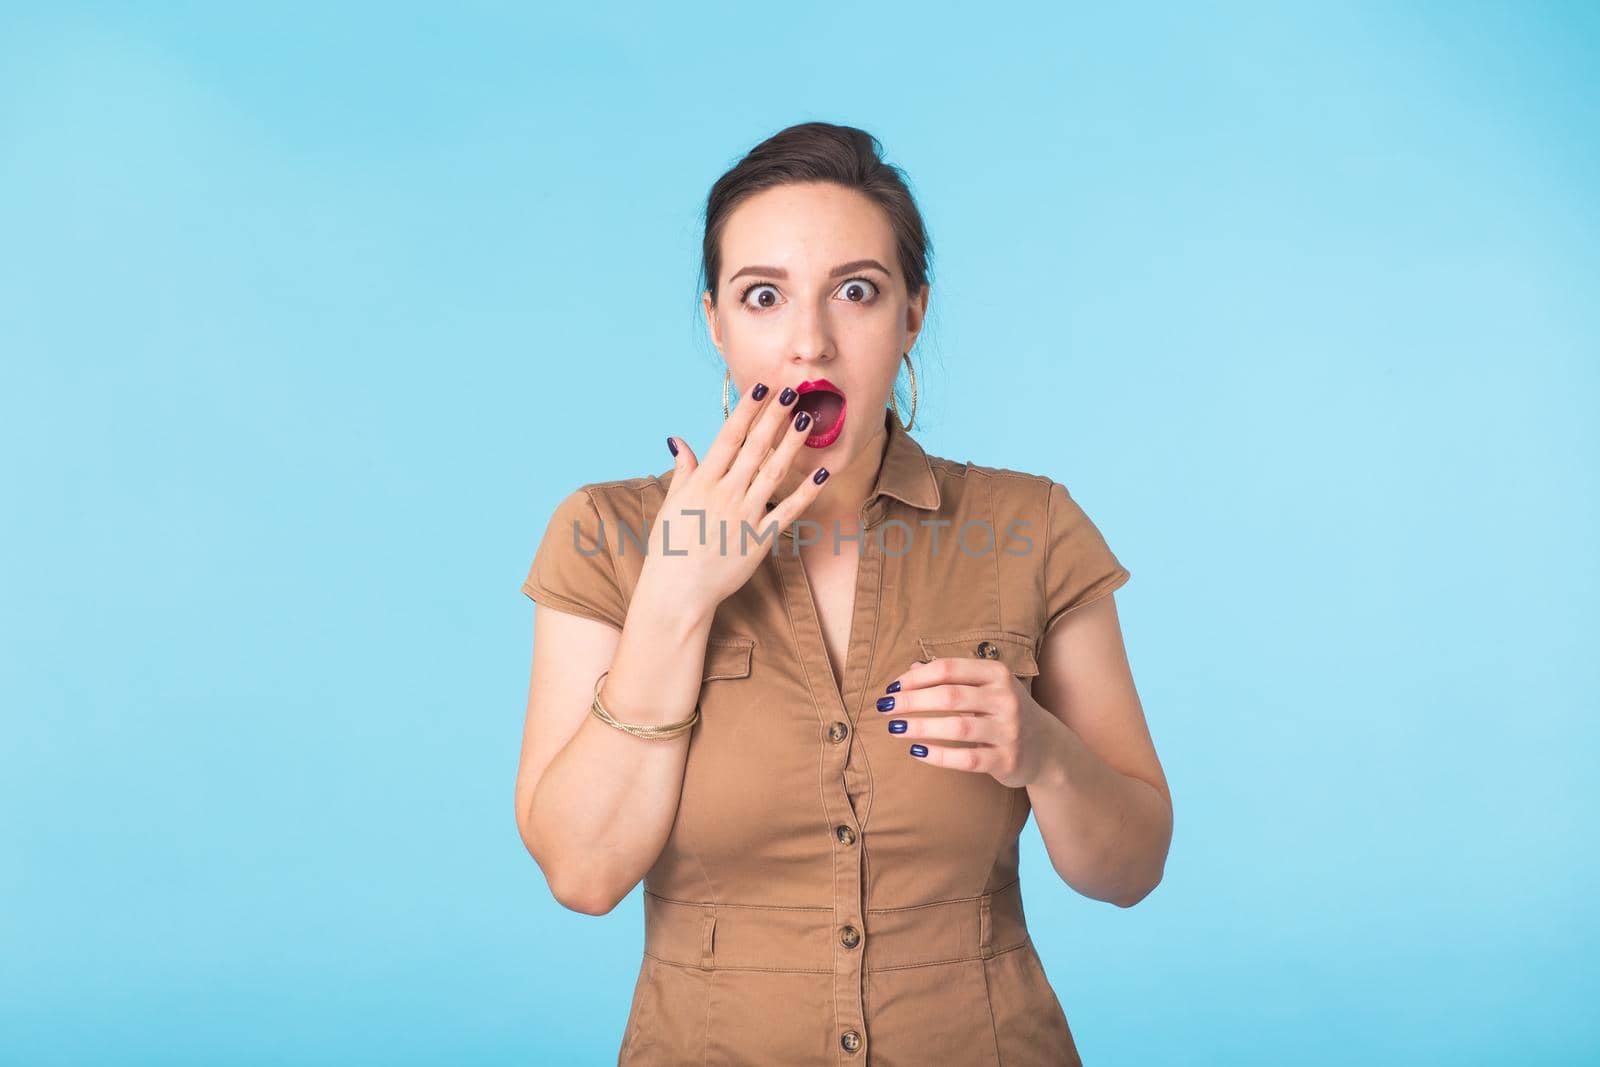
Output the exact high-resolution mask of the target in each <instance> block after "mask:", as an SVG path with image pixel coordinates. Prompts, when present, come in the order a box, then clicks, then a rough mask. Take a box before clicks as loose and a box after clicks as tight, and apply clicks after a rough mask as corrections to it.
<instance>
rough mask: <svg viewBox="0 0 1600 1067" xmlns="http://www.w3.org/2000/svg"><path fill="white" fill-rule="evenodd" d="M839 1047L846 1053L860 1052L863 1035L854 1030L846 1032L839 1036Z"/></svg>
mask: <svg viewBox="0 0 1600 1067" xmlns="http://www.w3.org/2000/svg"><path fill="white" fill-rule="evenodd" d="M839 1047H840V1048H842V1049H844V1050H845V1051H846V1052H858V1051H860V1049H861V1035H860V1034H858V1033H856V1032H855V1031H854V1030H846V1031H845V1032H844V1033H842V1034H840V1035H839Z"/></svg>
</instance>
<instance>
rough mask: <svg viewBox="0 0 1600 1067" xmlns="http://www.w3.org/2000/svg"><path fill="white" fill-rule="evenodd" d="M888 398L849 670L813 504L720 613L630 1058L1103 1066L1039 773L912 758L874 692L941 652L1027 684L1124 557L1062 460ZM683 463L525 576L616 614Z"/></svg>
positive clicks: (585, 503)
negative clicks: (928, 422) (1024, 784)
mask: <svg viewBox="0 0 1600 1067" xmlns="http://www.w3.org/2000/svg"><path fill="white" fill-rule="evenodd" d="M885 422H886V423H887V425H888V432H889V440H888V443H887V446H886V451H885V453H884V458H883V464H882V467H881V468H880V470H879V475H878V479H877V483H876V486H875V488H874V490H873V492H872V494H871V495H870V496H869V497H868V498H867V501H866V503H865V505H864V510H863V524H864V528H865V536H864V537H862V538H861V539H860V542H859V543H857V542H852V541H843V542H841V545H840V551H852V550H856V551H859V552H860V553H861V558H860V563H859V570H858V572H857V576H856V585H855V607H854V612H853V615H852V618H851V629H850V639H849V645H848V655H847V657H846V661H845V663H844V667H843V691H842V692H841V691H840V686H839V685H838V684H837V683H836V682H835V679H834V674H833V669H832V667H831V665H830V662H829V658H828V653H827V648H826V645H825V643H824V639H823V633H822V628H821V626H820V625H819V622H818V618H817V613H816V610H815V607H814V605H813V601H812V597H811V592H810V587H809V585H808V584H807V580H806V574H805V569H804V566H803V563H802V561H801V559H800V557H799V556H798V555H797V554H796V553H795V552H794V541H793V537H792V535H793V532H794V529H795V528H794V527H791V529H790V530H788V531H785V532H784V535H783V536H780V537H778V538H776V539H769V540H768V541H767V542H766V544H765V545H760V546H755V547H753V548H752V549H751V551H764V552H767V553H768V554H767V556H766V558H764V559H763V560H762V562H761V565H760V566H759V568H757V570H756V571H755V573H754V575H753V576H752V577H751V578H750V580H749V581H748V582H747V583H746V584H745V585H744V587H743V588H742V589H740V590H739V592H737V593H736V594H734V595H733V596H731V597H729V598H728V599H727V600H725V601H723V602H722V604H721V605H720V606H719V608H718V610H717V612H716V615H715V618H714V620H713V623H712V628H711V635H710V639H709V644H708V647H707V652H706V658H705V671H704V675H703V683H702V688H701V691H700V721H699V722H698V723H696V725H695V727H694V729H693V732H692V734H691V735H690V743H689V751H688V757H687V764H686V766H685V771H684V781H683V791H682V795H681V797H680V799H679V802H678V810H677V817H676V821H675V823H674V825H673V828H672V832H671V836H670V837H669V839H668V840H667V843H666V846H665V848H663V849H662V852H661V855H660V857H659V858H658V859H657V861H656V863H655V866H654V867H652V868H651V869H650V871H649V872H648V873H647V874H646V875H645V878H644V919H645V937H644V942H645V943H644V957H643V960H642V963H641V966H640V969H639V977H638V981H637V983H636V984H635V987H634V991H633V1002H632V1005H631V1007H630V1010H629V1014H628V1021H627V1027H626V1030H625V1031H624V1034H623V1039H622V1047H621V1050H620V1052H619V1055H618V1059H617V1062H618V1064H619V1065H622V1067H628V1065H632V1067H683V1065H685V1064H698V1065H712V1064H717V1065H726V1067H735V1065H737V1067H746V1065H748V1067H768V1065H785V1067H807V1065H812V1064H815V1065H818V1067H820V1065H823V1064H830V1065H860V1064H871V1065H872V1067H929V1065H940V1067H943V1065H951V1067H978V1065H991V1067H1000V1065H1004V1067H1025V1065H1045V1064H1049V1065H1056V1064H1079V1063H1081V1060H1080V1059H1079V1057H1078V1052H1077V1049H1076V1047H1075V1045H1074V1042H1073V1038H1072V1033H1071V1031H1070V1030H1069V1029H1068V1026H1067V1020H1066V1016H1065V1015H1064V1014H1063V1012H1062V1009H1061V1005H1060V1003H1059V1001H1058V1000H1057V998H1056V995H1055V993H1054V991H1053V990H1052V989H1051V987H1050V983H1049V981H1048V979H1047V978H1046V976H1045V972H1044V968H1043V966H1042V965H1041V963H1040V960H1039V956H1038V954H1037V952H1035V950H1034V946H1033V943H1032V941H1031V940H1030V939H1029V936H1028V928H1027V925H1026V923H1025V921H1024V918H1023V912H1022V896H1021V887H1020V885H1019V883H1018V878H1017V842H1018V836H1019V834H1020V833H1021V831H1022V828H1023V825H1024V824H1025V823H1026V822H1027V819H1028V813H1029V811H1030V807H1029V800H1028V792H1027V790H1026V789H1021V788H1019V789H1011V788H1007V787H1005V786H1002V785H1000V784H999V783H998V782H996V781H995V780H994V779H993V778H992V777H990V776H989V775H987V774H981V773H975V772H969V771H958V770H953V769H948V768H943V767H936V766H933V765H931V764H928V763H925V762H923V761H922V760H919V759H917V758H916V757H914V756H912V755H910V754H909V752H908V748H909V743H908V742H907V741H906V740H905V739H904V738H903V737H902V736H901V735H897V734H891V733H889V732H888V730H887V728H886V722H887V720H888V719H890V718H892V717H893V716H892V715H889V714H883V713H880V712H878V711H877V710H876V707H875V702H876V701H877V699H878V698H879V697H880V696H882V695H884V688H885V686H887V685H888V684H889V683H890V682H891V681H893V680H894V679H895V678H896V677H897V676H898V675H899V674H900V673H901V672H903V671H904V670H906V669H907V668H908V667H909V666H911V664H913V663H914V662H917V661H919V660H927V659H931V658H934V657H937V656H982V657H986V658H995V659H1000V660H1002V661H1004V662H1005V663H1006V664H1007V665H1008V666H1010V667H1011V668H1012V671H1013V673H1015V674H1016V675H1017V676H1019V677H1020V678H1022V679H1023V680H1024V681H1025V682H1026V681H1027V680H1028V679H1029V678H1031V677H1032V676H1034V675H1036V674H1037V673H1038V671H1039V667H1038V662H1037V658H1036V657H1037V655H1038V652H1039V648H1040V644H1041V641H1042V638H1043V636H1044V633H1045V630H1046V628H1047V627H1049V626H1050V625H1051V624H1052V623H1054V622H1055V621H1056V620H1057V619H1058V618H1059V617H1060V616H1061V615H1063V614H1064V613H1066V612H1067V611H1069V610H1071V609H1072V608H1075V607H1078V606H1079V605H1082V604H1085V603H1088V602H1089V601H1092V600H1095V599H1098V598H1099V597H1102V596H1105V595H1107V594H1109V593H1110V592H1112V591H1113V590H1114V589H1117V588H1118V587H1120V586H1121V585H1122V584H1123V583H1124V582H1126V581H1127V580H1128V578H1129V576H1130V575H1129V572H1128V570H1127V569H1126V568H1124V567H1123V566H1122V565H1121V564H1120V563H1119V562H1118V561H1117V558H1116V557H1115V556H1114V555H1113V554H1112V552H1111V550H1110V549H1109V548H1108V547H1107V545H1106V543H1105V541H1104V539H1103V538H1102V537H1101V535H1100V532H1099V530H1098V529H1097V528H1096V527H1095V526H1094V524H1093V523H1092V522H1091V521H1090V520H1089V518H1088V517H1087V516H1086V515H1085V514H1084V512H1083V511H1082V510H1081V509H1080V508H1079V507H1078V505H1077V503H1076V502H1075V501H1074V500H1073V499H1072V497H1071V496H1069V495H1068V493H1067V490H1066V488H1065V487H1064V486H1062V485H1061V484H1060V483H1058V482H1055V481H1053V480H1052V479H1050V478H1048V477H1045V476H1042V475H1034V474H1027V473H1023V472H1019V471H1012V470H1006V469H1003V468H998V467H986V466H980V465H978V464H974V463H960V462H956V461H953V460H948V459H941V458H939V457H936V456H930V455H928V454H927V453H926V452H924V450H923V449H922V447H921V446H920V445H919V444H918V443H917V442H916V440H915V439H914V438H912V437H911V436H910V435H909V434H908V433H906V431H905V430H904V429H903V428H902V427H901V426H900V424H899V422H898V420H896V419H895V418H894V417H893V416H892V415H891V414H890V413H889V412H888V411H887V409H886V410H885ZM673 473H674V472H673V471H672V470H671V469H669V470H668V471H667V472H665V473H664V474H661V475H650V476H640V477H636V478H628V479H622V480H617V481H609V482H598V483H592V484H589V485H585V486H582V487H580V488H578V489H577V490H575V491H574V492H573V493H571V494H570V495H569V496H568V497H566V498H565V499H564V500H563V501H562V502H561V504H560V505H559V507H558V508H557V509H556V512H555V514H554V516H553V517H552V519H551V521H550V524H549V527H548V528H547V530H546V532H545V537H544V540H543V541H542V542H541V544H540V545H539V548H538V552H537V554H536V556H535V558H534V560H533V565H532V567H531V569H530V570H529V573H528V576H527V580H526V582H525V583H524V584H523V586H522V590H523V592H524V593H526V594H527V595H528V596H530V597H532V598H533V599H534V600H536V601H539V602H540V603H543V604H546V605H547V606H549V607H551V608H555V609H558V610H561V611H567V612H572V613H575V614H578V615H583V616H587V617H589V618H594V619H599V620H602V621H605V622H609V623H611V624H612V625H614V626H617V627H619V628H620V627H621V626H622V623H623V619H624V615H625V613H626V611H627V606H628V601H629V598H630V596H631V595H632V591H633V589H634V587H635V585H636V583H637V580H638V577H639V572H640V569H641V568H642V567H643V564H644V557H643V554H642V551H641V548H640V544H641V543H642V542H645V541H646V538H647V534H648V532H649V530H650V527H651V524H652V522H653V521H654V519H655V515H656V512H657V510H658V509H659V508H660V506H661V501H662V498H663V496H664V494H665V492H666V487H667V486H668V485H670V484H671V477H672V474H673ZM928 523H939V524H940V525H939V526H938V527H937V528H935V527H934V526H930V525H926V524H928ZM964 523H971V524H972V525H970V526H967V527H963V524H964ZM574 524H576V528H577V530H578V533H577V534H576V535H575V534H574V532H573V531H574ZM623 526H626V527H628V528H629V529H628V530H627V531H624V530H622V529H621V527H623ZM819 529H820V530H822V532H821V536H822V537H824V538H827V539H829V540H831V539H832V536H833V533H834V531H833V530H832V529H831V526H830V527H828V528H821V527H812V528H811V531H810V532H808V536H816V535H817V534H816V531H818V530H819ZM936 529H937V533H938V538H937V544H935V538H934V533H935V530H936ZM957 535H962V537H963V542H964V548H957V547H956V542H955V538H956V537H957ZM731 536H734V537H736V536H737V532H736V531H735V532H734V533H733V534H732V535H731ZM822 543H826V541H824V542H822ZM774 544H776V545H777V548H776V549H775V550H774V548H773V546H774ZM597 548H598V549H600V550H599V551H595V550H596V549H597ZM649 743H651V742H648V741H641V742H640V744H649ZM1047 891H1049V892H1061V891H1063V887H1062V886H1061V885H1059V884H1052V885H1051V886H1050V887H1048V890H1047Z"/></svg>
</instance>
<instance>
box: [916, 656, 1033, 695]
mask: <svg viewBox="0 0 1600 1067" xmlns="http://www.w3.org/2000/svg"><path fill="white" fill-rule="evenodd" d="M1009 673H1010V669H1009V668H1008V667H1006V665H1005V664H1004V663H1001V662H1000V661H999V660H997V659H978V658H976V657H968V656H939V657H936V658H934V659H930V660H928V661H927V662H925V663H913V664H912V665H911V666H910V667H908V668H906V670H905V671H904V673H902V674H901V675H900V677H898V678H896V679H895V682H899V683H900V688H899V692H906V691H908V690H912V689H925V688H927V687H928V686H934V685H951V684H959V685H985V684H987V683H989V682H994V681H998V680H1000V679H1001V678H1003V677H1004V675H1006V674H1009ZM893 684H894V683H893V682H891V683H890V685H893Z"/></svg>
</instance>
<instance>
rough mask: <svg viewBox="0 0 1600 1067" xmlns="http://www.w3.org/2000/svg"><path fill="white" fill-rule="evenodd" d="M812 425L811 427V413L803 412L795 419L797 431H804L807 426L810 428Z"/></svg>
mask: <svg viewBox="0 0 1600 1067" xmlns="http://www.w3.org/2000/svg"><path fill="white" fill-rule="evenodd" d="M810 425H811V413H810V412H809V411H802V412H801V413H800V414H798V415H796V416H795V417H794V428H795V429H797V430H803V429H805V428H806V427H807V426H810Z"/></svg>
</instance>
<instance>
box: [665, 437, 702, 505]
mask: <svg viewBox="0 0 1600 1067" xmlns="http://www.w3.org/2000/svg"><path fill="white" fill-rule="evenodd" d="M667 448H668V449H669V450H671V452H672V458H673V463H672V482H671V484H669V485H668V486H667V495H666V499H668V500H670V499H672V496H673V494H674V492H676V490H677V489H678V487H679V486H681V485H683V483H684V482H685V481H686V480H687V479H688V477H689V475H691V474H693V473H694V471H695V468H696V467H698V466H699V465H700V461H699V460H698V459H697V458H696V457H695V454H694V449H692V448H690V447H689V442H687V441H685V440H684V439H683V438H681V437H668V438H667Z"/></svg>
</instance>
